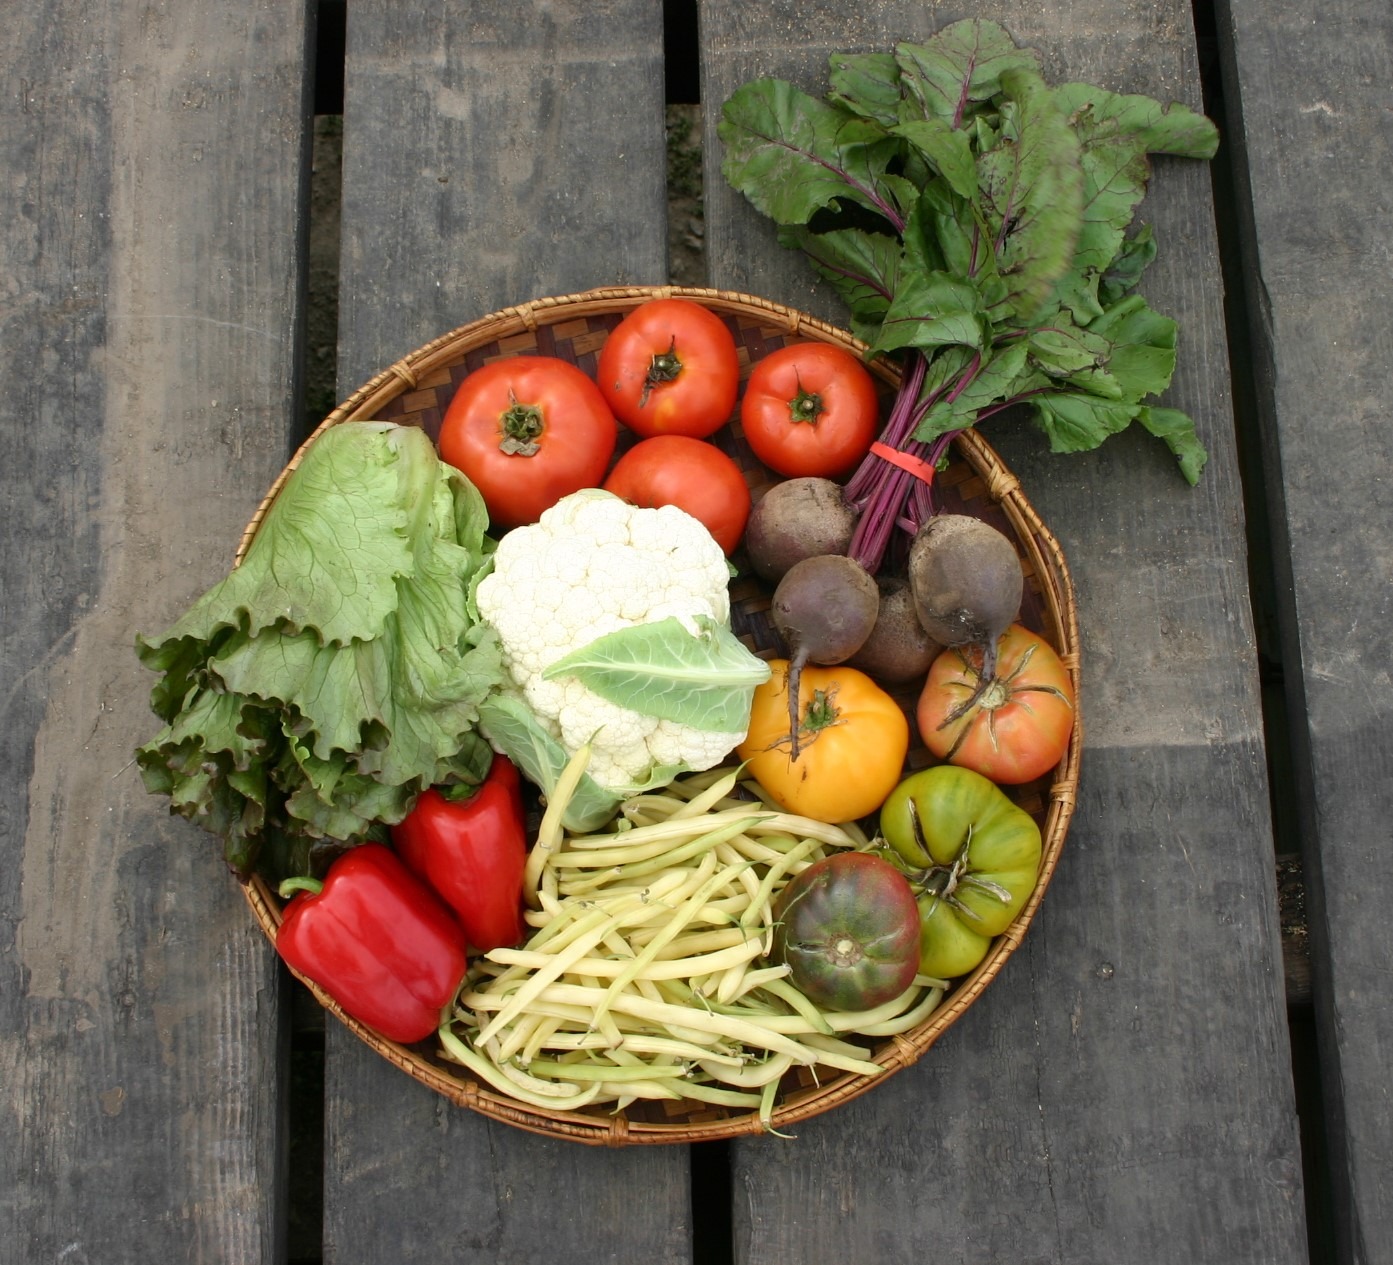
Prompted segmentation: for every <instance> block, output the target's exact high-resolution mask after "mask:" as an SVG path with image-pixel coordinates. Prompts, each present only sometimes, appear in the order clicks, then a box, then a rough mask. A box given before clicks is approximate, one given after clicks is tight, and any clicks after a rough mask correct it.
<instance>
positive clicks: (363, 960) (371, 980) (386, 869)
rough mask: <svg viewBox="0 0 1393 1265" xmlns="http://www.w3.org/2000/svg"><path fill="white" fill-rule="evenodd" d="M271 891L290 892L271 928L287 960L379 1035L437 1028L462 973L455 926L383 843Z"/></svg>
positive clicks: (421, 1033)
mask: <svg viewBox="0 0 1393 1265" xmlns="http://www.w3.org/2000/svg"><path fill="white" fill-rule="evenodd" d="M280 890H281V895H283V896H284V895H287V894H289V893H290V892H294V895H293V896H291V899H290V901H289V903H288V904H287V905H286V908H285V917H284V919H283V920H282V922H281V925H280V930H279V931H278V932H277V933H276V949H277V951H278V952H279V953H280V955H281V957H282V958H283V959H285V962H286V964H287V965H288V966H290V967H291V968H292V969H293V970H295V971H297V972H298V973H299V974H300V975H303V976H304V977H305V978H306V979H310V980H313V981H314V982H315V983H316V984H318V985H319V986H320V988H322V989H323V990H324V991H325V992H326V993H328V994H329V996H331V997H332V998H333V999H334V1000H335V1001H336V1002H338V1003H339V1005H340V1006H342V1007H343V1009H344V1010H345V1011H346V1012H347V1013H348V1014H350V1015H352V1016H353V1018H355V1019H357V1020H359V1021H360V1022H362V1023H365V1024H367V1025H368V1027H370V1028H374V1029H376V1030H377V1031H378V1032H380V1033H381V1034H382V1035H383V1036H384V1037H387V1038H388V1039H389V1040H392V1041H403V1042H410V1041H420V1040H423V1039H424V1038H425V1037H428V1036H430V1034H431V1033H433V1032H435V1031H436V1029H437V1028H439V1026H440V1021H441V1015H442V1011H443V1010H444V1008H445V1007H446V1006H448V1005H449V1004H450V1003H451V1002H452V1001H454V998H455V993H456V992H457V991H458V990H459V986H460V981H461V980H463V979H464V971H465V940H464V932H463V931H462V930H461V928H460V926H459V924H458V923H457V922H456V921H455V918H454V916H453V915H452V914H451V913H450V911H449V910H448V909H446V908H445V906H444V905H443V904H442V903H441V901H440V899H439V897H437V896H436V895H435V894H434V893H433V892H432V891H431V890H430V889H429V888H428V887H427V886H426V885H425V884H424V883H422V882H421V881H420V880H419V879H418V878H416V877H415V875H413V874H412V873H411V872H410V871H409V870H407V868H406V867H405V866H404V865H402V863H401V862H400V861H399V860H398V859H397V858H396V857H395V856H394V855H393V854H392V851H391V849H390V848H386V847H383V846H382V845H381V844H378V843H365V844H361V845H360V846H358V847H356V848H352V849H350V850H349V851H347V852H345V853H344V854H343V855H342V856H340V857H339V858H338V859H337V860H336V861H335V862H334V863H333V865H331V866H330V867H329V873H328V876H327V877H326V878H325V880H324V882H323V883H322V884H321V883H319V882H318V881H317V880H315V879H307V878H306V879H299V878H297V879H288V880H287V881H286V882H285V883H282V884H281V889H280Z"/></svg>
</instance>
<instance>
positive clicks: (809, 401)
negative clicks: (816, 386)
mask: <svg viewBox="0 0 1393 1265" xmlns="http://www.w3.org/2000/svg"><path fill="white" fill-rule="evenodd" d="M824 412H826V409H824V408H823V406H822V396H820V395H819V394H818V393H817V392H816V391H805V390H803V386H802V384H801V383H800V384H799V386H798V394H797V395H795V396H794V397H793V399H791V400H790V401H789V402H788V420H789V421H791V422H794V423H795V424H798V423H807V424H808V425H810V426H813V425H816V424H817V419H818V418H819V417H821V416H822V415H823V413H824Z"/></svg>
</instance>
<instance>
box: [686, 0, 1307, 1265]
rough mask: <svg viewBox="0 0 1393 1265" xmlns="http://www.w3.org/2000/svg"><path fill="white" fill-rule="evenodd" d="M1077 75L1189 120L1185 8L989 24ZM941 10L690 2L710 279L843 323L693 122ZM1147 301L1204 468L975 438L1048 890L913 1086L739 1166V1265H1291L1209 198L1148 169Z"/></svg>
mask: <svg viewBox="0 0 1393 1265" xmlns="http://www.w3.org/2000/svg"><path fill="white" fill-rule="evenodd" d="M974 13H976V14H977V15H979V16H984V17H995V18H997V19H998V20H1000V21H1002V22H1004V23H1006V24H1007V25H1008V27H1010V29H1011V30H1012V31H1013V33H1014V34H1015V35H1016V37H1017V38H1018V39H1019V40H1020V41H1021V42H1023V43H1028V44H1031V45H1034V46H1035V47H1037V48H1039V49H1041V51H1042V52H1043V53H1044V54H1045V60H1046V74H1047V76H1048V77H1049V78H1050V79H1052V80H1061V79H1064V78H1074V79H1082V80H1086V81H1089V82H1095V83H1101V84H1103V85H1104V86H1107V87H1111V88H1114V89H1118V90H1128V91H1139V92H1147V93H1150V94H1151V95H1154V96H1159V97H1167V98H1174V99H1181V100H1184V101H1185V102H1187V103H1188V104H1190V105H1192V106H1198V105H1199V104H1200V102H1199V85H1198V81H1197V72H1196V66H1195V54H1194V49H1195V44H1194V37H1193V33H1192V30H1191V26H1190V23H1191V17H1190V9H1189V6H1188V5H1180V4H1172V3H1168V4H1162V5H1159V6H1157V5H1152V4H1142V3H1140V2H1139V0H1137V2H1129V0H1116V2H1114V3H1077V4H1063V5H1051V6H1049V7H1048V9H1047V10H1046V9H1042V8H1040V7H1038V6H1036V7H1027V8H1025V9H1022V8H1021V7H1020V6H1017V5H1007V4H988V5H986V6H979V7H978V9H977V10H974ZM959 16H962V14H961V13H960V12H959V11H958V10H956V9H953V8H950V7H949V6H936V5H918V4H897V3H881V4H872V5H866V4H862V5H858V6H856V8H855V10H854V11H849V10H847V9H846V8H844V7H843V6H841V5H838V4H832V3H817V4H811V5H809V4H806V3H800V4H792V3H782V2H781V3H774V4H762V5H758V6H734V5H725V4H716V3H708V4H705V5H704V6H703V8H702V19H703V32H704V36H703V45H704V47H703V54H704V63H703V65H704V72H705V78H704V93H705V104H706V116H707V120H708V123H707V133H706V134H707V141H708V146H709V149H708V160H707V190H706V197H705V206H706V215H707V223H708V232H707V240H708V243H709V246H710V249H711V267H712V279H713V283H714V284H717V285H721V286H730V287H734V288H744V289H751V290H754V291H756V292H758V293H761V294H766V295H768V296H769V297H772V298H775V299H778V300H781V301H783V302H786V303H792V304H797V305H800V306H805V307H809V308H812V309H813V310H815V311H822V312H825V313H826V314H828V315H830V316H832V317H833V318H834V319H837V318H838V312H837V309H836V306H835V304H834V303H833V302H832V301H831V300H830V299H828V298H826V297H824V296H822V295H821V294H819V293H817V292H816V290H815V288H814V287H813V285H812V283H811V282H810V281H809V276H810V273H809V272H807V271H806V270H805V268H804V265H803V264H802V262H801V261H800V260H798V259H797V258H796V257H792V256H790V257H788V258H784V257H782V255H781V252H780V251H779V248H778V247H777V246H776V245H775V243H774V236H773V231H772V229H771V227H770V226H769V225H768V224H767V223H766V222H764V221H762V220H761V219H760V217H758V216H757V215H756V214H755V213H754V212H753V211H752V210H751V209H750V208H749V207H748V206H746V205H745V204H744V202H743V199H740V198H739V197H738V196H737V195H735V194H733V193H732V192H731V191H730V190H728V189H726V188H725V187H724V186H723V183H722V182H721V179H720V176H719V171H718V163H719V148H718V142H717V141H716V138H715V136H714V130H713V124H714V118H715V113H716V111H717V110H718V108H719V105H720V102H721V101H722V100H723V99H724V98H725V97H726V96H727V95H728V94H729V93H730V92H731V91H732V90H733V89H734V88H735V87H736V86H737V85H738V84H740V83H741V82H743V81H745V80H746V79H748V78H751V77H753V76H755V75H761V74H778V75H782V76H783V77H787V78H792V79H795V80H796V81H798V82H800V83H802V84H803V85H804V86H805V87H807V88H808V89H809V90H813V91H820V90H822V88H823V85H824V84H825V79H824V74H825V56H826V54H827V53H828V52H829V51H832V50H836V49H852V48H862V49H864V48H883V47H886V46H887V45H888V44H889V43H890V42H892V41H893V40H894V39H896V38H916V37H918V38H922V37H923V36H924V35H926V34H927V33H928V32H929V31H931V30H933V29H935V28H937V27H938V26H939V25H941V24H943V23H944V22H946V21H948V20H951V19H953V18H956V17H959ZM1142 214H1143V217H1144V218H1145V219H1146V220H1149V221H1150V222H1152V223H1153V224H1154V225H1155V228H1156V231H1157V234H1158V237H1159V240H1160V243H1161V257H1160V259H1159V261H1158V262H1157V263H1156V264H1155V265H1154V267H1153V268H1152V270H1151V271H1150V272H1149V273H1148V277H1147V283H1146V285H1145V290H1146V292H1147V294H1148V295H1149V297H1150V298H1151V300H1152V302H1153V304H1154V305H1155V306H1157V307H1158V308H1159V309H1160V310H1161V311H1164V312H1167V313H1169V314H1171V315H1174V316H1176V317H1177V318H1178V319H1179V321H1180V323H1181V329H1182V344H1181V347H1182V351H1181V367H1180V370H1179V372H1178V373H1177V376H1176V380H1175V383H1174V385H1173V387H1172V389H1171V392H1170V394H1169V401H1170V402H1171V403H1173V404H1175V405H1176V406H1178V407H1181V408H1184V409H1186V410H1187V411H1188V412H1190V413H1191V414H1192V415H1193V416H1194V417H1195V418H1196V419H1197V421H1198V424H1199V426H1200V428H1201V432H1202V434H1203V436H1204V439H1205V442H1206V444H1207V445H1208V447H1209V449H1210V452H1211V455H1212V459H1211V463H1210V466H1209V468H1208V470H1207V472H1206V473H1205V476H1204V480H1203V483H1202V484H1201V486H1200V487H1199V488H1198V489H1196V490H1193V491H1192V490H1190V489H1189V488H1188V487H1187V486H1186V485H1185V484H1184V483H1183V481H1182V480H1181V479H1180V477H1179V475H1178V474H1177V473H1175V471H1174V470H1173V468H1172V466H1171V459H1170V457H1169V455H1168V454H1167V453H1165V452H1164V450H1163V449H1161V448H1160V446H1159V445H1157V444H1155V443H1154V441H1149V440H1146V439H1144V438H1143V437H1139V436H1138V437H1132V436H1130V435H1129V436H1124V437H1117V438H1114V439H1112V440H1109V441H1108V443H1107V444H1106V445H1104V447H1103V448H1102V449H1101V450H1099V451H1097V452H1095V453H1093V454H1088V455H1076V456H1070V457H1067V458H1058V457H1051V456H1050V455H1049V454H1048V453H1047V452H1046V451H1045V448H1044V445H1043V443H1042V442H1041V441H1040V439H1039V437H1038V436H1037V435H1034V434H1032V433H1029V431H1028V428H1027V427H1026V425H1025V424H1024V423H1021V424H1019V425H1011V424H1007V425H1003V424H1001V423H997V424H995V425H992V426H990V427H989V428H988V432H987V433H988V437H989V438H990V439H991V440H992V442H993V443H995V444H996V446H997V447H998V448H999V450H1000V451H1001V452H1002V454H1003V456H1004V457H1005V458H1006V460H1007V461H1008V463H1009V464H1010V465H1011V466H1012V468H1013V469H1014V471H1015V472H1016V473H1017V474H1018V475H1019V477H1020V478H1021V480H1022V483H1023V485H1024V487H1025V489H1026V490H1027V493H1028V495H1029V496H1030V498H1031V500H1032V502H1033V504H1034V505H1035V506H1036V508H1037V509H1038V510H1039V511H1040V512H1041V514H1042V516H1043V517H1044V519H1045V521H1046V522H1047V523H1049V524H1050V526H1051V528H1052V529H1053V530H1054V531H1055V533H1056V534H1057V535H1058V536H1059V537H1060V539H1061V541H1062V543H1063V545H1064V548H1065V551H1066V554H1067V556H1068V559H1069V562H1070V566H1071V569H1072V572H1073V575H1074V578H1075V582H1076V585H1077V587H1078V593H1079V604H1080V619H1081V624H1082V628H1083V640H1084V686H1085V691H1086V692H1085V695H1084V716H1085V731H1086V735H1087V742H1086V747H1085V753H1084V759H1083V769H1082V794H1081V800H1080V803H1079V807H1078V810H1077V813H1076V815H1075V818H1074V824H1073V827H1072V829H1071V832H1070V837H1069V843H1068V845H1067V846H1066V849H1065V854H1064V858H1063V861H1062V863H1061V867H1060V869H1059V871H1058V873H1057V875H1056V878H1055V880H1054V883H1053V884H1052V886H1051V888H1050V890H1049V893H1048V894H1047V896H1046V899H1045V902H1044V905H1043V908H1042V912H1041V914H1040V916H1039V918H1038V919H1037V922H1036V924H1035V926H1034V927H1033V928H1032V930H1031V932H1030V934H1029V935H1028V937H1027V938H1026V941H1025V943H1024V945H1023V947H1022V949H1021V950H1020V951H1019V952H1018V954H1017V955H1016V956H1015V957H1013V958H1012V960H1011V961H1010V962H1009V963H1007V966H1006V969H1005V971H1004V972H1003V973H1002V975H1001V976H1000V977H998V979H997V980H996V981H995V982H994V983H993V984H992V986H991V987H990V988H989V989H988V990H987V992H986V993H985V994H984V995H983V997H982V998H981V999H980V1000H979V1002H978V1003H977V1004H976V1005H975V1006H974V1007H973V1008H972V1009H971V1010H970V1011H969V1012H968V1014H967V1015H966V1016H965V1018H964V1019H963V1020H962V1021H961V1022H960V1023H959V1024H958V1025H956V1026H955V1027H954V1028H953V1029H952V1030H950V1032H949V1033H948V1034H947V1036H946V1037H945V1039H944V1040H943V1041H942V1042H941V1043H940V1044H939V1045H938V1046H937V1047H935V1048H934V1049H933V1050H931V1051H929V1053H928V1054H927V1055H926V1056H925V1057H924V1058H923V1059H922V1060H921V1061H920V1063H919V1064H917V1065H916V1066H915V1067H914V1068H912V1069H910V1070H909V1071H907V1072H905V1073H902V1074H900V1075H899V1076H898V1077H896V1078H895V1079H894V1080H893V1081H891V1082H888V1083H887V1084H885V1085H883V1086H880V1087H878V1088H877V1089H876V1090H875V1091H873V1092H872V1093H870V1094H869V1095H867V1096H866V1097H864V1098H863V1099H861V1100H858V1101H857V1102H855V1103H852V1104H850V1105H849V1106H847V1107H845V1108H842V1109H839V1110H837V1111H836V1112H833V1113H829V1114H828V1115H827V1116H825V1117H821V1118H819V1119H817V1120H815V1121H813V1122H811V1123H810V1124H808V1125H804V1126H801V1127H800V1128H799V1130H798V1133H799V1140H798V1141H797V1142H792V1143H788V1142H781V1141H779V1140H776V1139H770V1140H764V1139H761V1140H758V1141H749V1142H744V1141H742V1142H740V1143H738V1144H736V1146H735V1148H734V1172H735V1185H736V1192H735V1198H734V1205H733V1206H734V1215H735V1238H736V1243H735V1247H736V1259H737V1260H739V1261H742V1262H782V1261H790V1260H798V1261H801V1262H821V1261H829V1262H830V1261H846V1260H865V1259H869V1258H870V1257H871V1254H872V1253H874V1254H875V1256H876V1257H877V1258H881V1259H891V1260H907V1259H917V1258H918V1257H920V1256H921V1255H922V1256H925V1257H929V1256H931V1257H932V1258H933V1259H943V1260H953V1261H989V1260H1011V1261H1014V1262H1037V1261H1040V1262H1043V1261H1061V1260H1064V1261H1069V1262H1071V1265H1091V1263H1095V1262H1096V1263H1097V1265H1105V1263H1106V1265H1120V1263H1128V1265H1130V1263H1133V1262H1135V1263H1136V1265H1157V1263H1158V1262H1172V1261H1173V1262H1177V1263H1179V1262H1185V1263H1187V1265H1188V1263H1189V1262H1193V1261H1199V1260H1205V1261H1225V1262H1240V1261H1242V1262H1253V1263H1254V1265H1257V1263H1259V1262H1261V1263H1262V1265H1274V1263H1276V1262H1296V1261H1300V1260H1304V1259H1305V1256H1306V1245H1305V1232H1304V1215H1303V1207H1302V1185H1301V1173H1300V1160H1299V1150H1298V1143H1297V1137H1296V1127H1295V1118H1294V1109H1293V1103H1292V1094H1291V1086H1290V1072H1289V1067H1288V1055H1287V1035H1286V1026H1285V1015H1284V1011H1283V990H1282V983H1281V975H1280V970H1281V967H1280V955H1279V950H1278V934H1277V914H1276V905H1275V896H1274V883H1273V856H1272V839H1271V833H1270V821H1269V813H1268V807H1267V793H1266V786H1265V774H1264V765H1263V747H1262V731H1261V719H1260V712H1259V702H1258V688H1257V680H1256V673H1255V667H1254V661H1255V656H1254V647H1253V634H1252V625H1251V615H1250V612H1249V609H1248V594H1247V579H1246V574H1245V565H1244V548H1245V546H1244V539H1243V524H1242V517H1241V504H1240V489H1239V485H1238V476H1237V472H1236V462H1235V456H1234V440H1233V432H1232V424H1231V416H1230V404H1229V393H1228V366H1227V363H1226V357H1225V344H1224V330H1223V314H1222V310H1221V287H1220V278H1219V268H1218V264H1217V256H1216V249H1217V248H1216V243H1215V240H1214V232H1213V218H1212V211H1211V208H1210V194H1209V177H1208V173H1207V172H1206V171H1205V169H1204V168H1203V167H1202V166H1201V165H1199V164H1195V163H1189V164H1185V163H1171V162H1166V163H1159V164H1158V171H1157V176H1156V180H1155V184H1154V186H1153V190H1152V193H1151V195H1150V197H1149V198H1148V200H1147V202H1146V203H1145V204H1144V206H1143V208H1142Z"/></svg>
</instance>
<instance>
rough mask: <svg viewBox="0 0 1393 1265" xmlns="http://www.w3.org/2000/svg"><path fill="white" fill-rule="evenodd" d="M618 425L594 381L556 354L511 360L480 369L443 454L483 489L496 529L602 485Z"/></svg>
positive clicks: (455, 408)
mask: <svg viewBox="0 0 1393 1265" xmlns="http://www.w3.org/2000/svg"><path fill="white" fill-rule="evenodd" d="M618 438H619V427H618V424H617V423H616V422H615V420H614V414H613V413H611V412H610V409H609V405H608V404H606V403H605V399H604V396H602V395H601V394H600V391H599V388H598V387H596V385H595V384H594V382H592V381H591V380H590V378H589V377H588V376H587V375H586V374H585V373H584V372H583V371H582V370H580V369H577V368H576V367H575V365H573V364H570V363H569V362H567V361H565V360H559V359H557V358H556V357H554V356H511V357H507V358H505V359H502V360H495V361H492V362H490V363H489V364H486V365H484V366H483V367H482V368H479V369H476V370H474V372H473V373H471V374H470V375H469V376H468V377H467V378H465V380H464V381H463V382H461V383H460V385H459V389H458V390H457V391H456V392H455V395H454V398H453V399H452V400H451V401H450V405H449V407H448V408H447V409H446V410H445V417H444V420H443V421H442V422H441V425H440V445H439V446H440V455H441V457H442V458H443V459H444V460H445V461H447V462H449V464H450V465H452V466H454V467H455V468H456V469H457V470H459V471H461V472H462V473H463V474H464V475H465V477H466V478H467V479H469V481H470V482H471V483H473V484H474V486H475V487H477V488H478V489H479V492H480V494H481V495H482V496H483V498H484V504H485V505H487V506H488V511H489V521H490V523H491V524H492V525H494V526H496V527H502V528H507V527H518V526H521V525H522V524H524V523H535V522H536V521H537V519H538V518H539V517H541V514H542V511H543V510H546V509H550V508H551V506H553V505H555V504H556V502H557V501H559V500H560V499H561V498H562V497H563V496H569V495H570V494H571V493H572V492H577V491H579V490H580V489H581V488H594V487H599V486H600V482H601V480H603V479H604V477H605V470H606V469H607V468H608V466H609V459H610V457H611V456H613V455H614V445H615V443H616V441H617V440H618Z"/></svg>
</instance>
